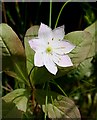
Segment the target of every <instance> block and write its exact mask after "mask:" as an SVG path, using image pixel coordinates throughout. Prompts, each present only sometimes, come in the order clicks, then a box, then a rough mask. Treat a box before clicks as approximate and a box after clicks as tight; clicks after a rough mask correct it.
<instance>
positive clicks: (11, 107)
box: [2, 100, 23, 119]
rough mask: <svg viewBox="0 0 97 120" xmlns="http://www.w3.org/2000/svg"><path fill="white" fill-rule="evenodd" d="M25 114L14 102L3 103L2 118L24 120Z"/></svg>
mask: <svg viewBox="0 0 97 120" xmlns="http://www.w3.org/2000/svg"><path fill="white" fill-rule="evenodd" d="M22 114H23V112H22V111H20V110H18V109H17V107H16V105H15V104H14V103H13V102H5V101H4V100H3V101H2V118H3V119H5V118H6V119H12V118H13V119H14V118H15V119H16V118H22Z"/></svg>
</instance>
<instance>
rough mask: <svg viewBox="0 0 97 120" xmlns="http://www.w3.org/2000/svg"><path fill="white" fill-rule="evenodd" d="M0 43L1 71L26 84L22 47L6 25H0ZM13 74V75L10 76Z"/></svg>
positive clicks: (24, 59) (24, 58)
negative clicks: (0, 49) (0, 54)
mask: <svg viewBox="0 0 97 120" xmlns="http://www.w3.org/2000/svg"><path fill="white" fill-rule="evenodd" d="M0 43H2V46H1V45H0V47H2V62H3V64H2V69H3V71H4V72H5V73H9V75H10V76H12V77H15V78H17V79H18V80H21V81H22V82H24V81H26V82H27V80H26V79H27V71H26V57H25V52H24V48H23V45H22V43H21V41H20V39H19V38H18V36H17V35H16V33H15V32H14V31H13V30H12V28H11V27H10V26H8V25H7V24H4V23H2V24H0ZM12 73H14V75H13V74H12Z"/></svg>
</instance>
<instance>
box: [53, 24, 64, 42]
mask: <svg viewBox="0 0 97 120" xmlns="http://www.w3.org/2000/svg"><path fill="white" fill-rule="evenodd" d="M64 35H65V32H64V25H63V26H61V27H57V28H55V29H54V30H53V38H54V40H62V39H63V38H64Z"/></svg>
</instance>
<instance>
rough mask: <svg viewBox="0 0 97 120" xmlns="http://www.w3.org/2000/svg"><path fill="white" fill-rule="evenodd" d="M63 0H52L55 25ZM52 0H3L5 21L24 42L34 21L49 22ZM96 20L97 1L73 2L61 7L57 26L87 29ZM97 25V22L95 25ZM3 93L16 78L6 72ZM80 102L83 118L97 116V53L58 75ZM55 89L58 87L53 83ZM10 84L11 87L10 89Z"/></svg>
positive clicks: (67, 29) (70, 28)
mask: <svg viewBox="0 0 97 120" xmlns="http://www.w3.org/2000/svg"><path fill="white" fill-rule="evenodd" d="M63 4H64V3H63V2H53V3H52V22H51V26H52V29H53V28H54V26H55V22H56V19H57V16H58V13H59V11H60V9H61V7H62V6H63ZM49 9H50V3H49V2H2V22H3V23H7V24H8V25H9V26H11V27H12V28H13V30H14V31H15V32H16V33H17V35H18V36H19V38H20V40H21V41H22V43H23V42H24V35H25V33H26V31H27V29H28V28H30V27H31V26H32V25H40V23H41V22H42V23H44V24H46V25H49ZM96 20H97V6H96V3H95V2H89V3H88V2H70V3H68V4H67V5H66V6H65V8H64V9H63V11H62V14H61V16H60V19H59V22H58V25H57V26H61V25H65V33H66V34H67V33H69V32H72V31H77V30H84V29H85V28H86V27H88V26H89V25H91V24H92V23H93V22H95V21H96ZM95 27H97V26H95ZM2 79H3V80H2V84H3V95H5V94H6V93H8V92H9V91H10V90H11V89H15V83H14V81H13V80H12V79H13V78H11V77H9V76H7V75H5V74H4V73H3V77H2ZM56 82H57V83H58V84H59V85H60V86H61V87H62V89H63V90H65V92H66V94H67V95H68V96H69V97H70V98H72V99H73V100H74V101H75V103H76V105H77V106H78V108H79V110H80V112H81V116H82V118H87V119H85V120H89V119H88V118H91V119H92V118H96V119H97V55H95V56H94V58H93V60H92V62H91V64H85V65H83V66H82V68H81V69H75V70H74V71H73V72H72V73H70V74H68V75H65V76H63V77H61V78H58V79H56ZM51 87H52V89H53V90H54V91H57V92H59V90H58V89H57V88H56V87H55V86H54V85H53V86H52V85H51ZM6 88H9V91H8V89H6Z"/></svg>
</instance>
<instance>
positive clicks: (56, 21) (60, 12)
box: [55, 0, 71, 28]
mask: <svg viewBox="0 0 97 120" xmlns="http://www.w3.org/2000/svg"><path fill="white" fill-rule="evenodd" d="M70 1H71V0H68V1H67V2H65V3H64V4H63V6H62V8H61V10H60V11H59V14H58V17H57V20H56V24H55V28H56V27H57V24H58V21H59V18H60V16H61V13H62V11H63V9H64V7H65V6H66V4H67V3H68V2H70Z"/></svg>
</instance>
